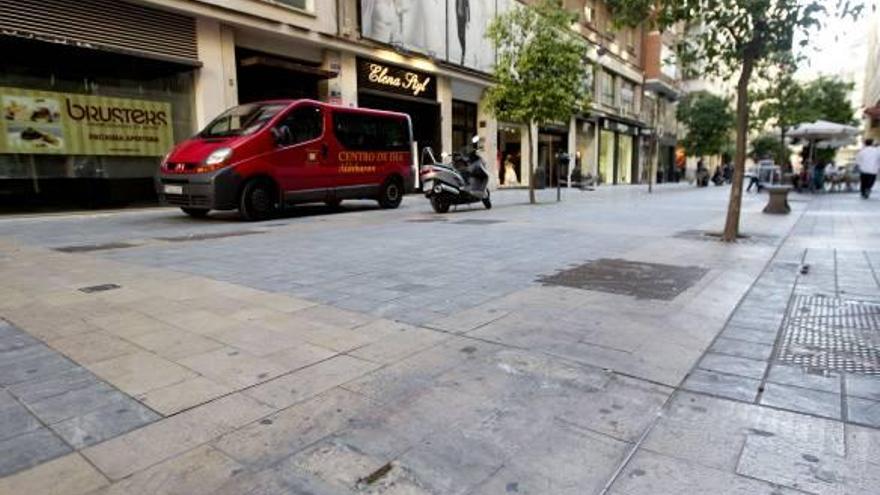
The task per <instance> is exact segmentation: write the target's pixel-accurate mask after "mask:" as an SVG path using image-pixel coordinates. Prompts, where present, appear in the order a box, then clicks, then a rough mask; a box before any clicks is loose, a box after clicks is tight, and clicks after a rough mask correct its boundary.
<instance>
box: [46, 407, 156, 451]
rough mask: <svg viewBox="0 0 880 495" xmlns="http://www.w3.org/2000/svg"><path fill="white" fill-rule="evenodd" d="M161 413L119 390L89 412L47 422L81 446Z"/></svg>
mask: <svg viewBox="0 0 880 495" xmlns="http://www.w3.org/2000/svg"><path fill="white" fill-rule="evenodd" d="M160 417H161V416H159V415H158V414H156V413H155V412H154V411H151V410H150V409H148V408H146V407H144V406H143V405H142V404H140V403H139V402H137V401H136V400H134V399H131V398H129V397H125V396H123V395H122V394H118V395H116V396H114V397H113V399H112V400H111V401H109V402H107V403H104V404H103V405H101V406H98V407H96V408H94V409H93V410H91V411H89V412H88V413H85V414H80V415H78V416H76V417H73V418H70V419H68V420H66V421H62V422H59V423H56V424H53V425H50V428H52V430H53V431H54V432H55V433H57V434H58V436H60V437H61V438H63V439H64V440H65V441H66V442H67V443H69V444H70V445H72V446H73V447H75V448H77V449H82V448H84V447H88V446H89V445H94V444H96V443H99V442H102V441H104V440H107V439H109V438H113V437H115V436H117V435H120V434H122V433H125V432H128V431H131V430H133V429H135V428H139V427H141V426H144V425H147V424H149V423H152V422H153V421H156V420H157V419H159V418H160Z"/></svg>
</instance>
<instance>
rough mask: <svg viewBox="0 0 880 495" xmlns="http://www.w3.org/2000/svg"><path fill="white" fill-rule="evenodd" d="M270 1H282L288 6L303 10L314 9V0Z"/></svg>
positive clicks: (281, 1)
mask: <svg viewBox="0 0 880 495" xmlns="http://www.w3.org/2000/svg"><path fill="white" fill-rule="evenodd" d="M268 1H269V2H270V3H280V4H281V5H286V6H288V7H293V8H295V9H301V10H309V11H311V10H312V0H268Z"/></svg>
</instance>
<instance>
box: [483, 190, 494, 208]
mask: <svg viewBox="0 0 880 495" xmlns="http://www.w3.org/2000/svg"><path fill="white" fill-rule="evenodd" d="M483 206H485V207H486V209H487V210H491V209H492V198H490V197H489V190H488V189H486V197H485V198H483Z"/></svg>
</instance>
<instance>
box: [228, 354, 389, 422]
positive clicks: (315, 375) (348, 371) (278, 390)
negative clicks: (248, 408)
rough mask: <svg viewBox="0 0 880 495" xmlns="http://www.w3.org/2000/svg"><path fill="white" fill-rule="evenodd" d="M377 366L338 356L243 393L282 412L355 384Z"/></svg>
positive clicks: (377, 365)
mask: <svg viewBox="0 0 880 495" xmlns="http://www.w3.org/2000/svg"><path fill="white" fill-rule="evenodd" d="M379 366H380V365H379V364H377V363H373V362H370V361H364V360H362V359H356V358H353V357H350V356H337V357H334V358H331V359H328V360H326V361H321V362H320V363H317V364H315V365H312V366H309V367H307V368H304V369H302V370H299V371H295V372H293V373H290V374H287V375H284V376H282V377H279V378H275V379H273V380H270V381H268V382H266V383H263V384H261V385H257V386H255V387H253V388H251V389H249V390H247V391H246V392H245V393H246V394H247V395H249V396H251V397H253V398H255V399H257V400H258V401H260V402H262V403H263V404H268V405H270V406H272V407H274V408H276V409H282V408H285V407H288V406H290V405H293V404H295V403H297V402H301V401H303V400H306V399H309V398H310V397H313V396H315V395H318V394H320V393H321V392H324V391H326V390H329V389H331V388H333V387H335V386H337V385H341V384H343V383H345V382H349V381H351V380H354V379H356V378H358V377H360V376H363V375H365V374H367V373H369V372H370V371H373V370H375V369H376V368H378V367H379Z"/></svg>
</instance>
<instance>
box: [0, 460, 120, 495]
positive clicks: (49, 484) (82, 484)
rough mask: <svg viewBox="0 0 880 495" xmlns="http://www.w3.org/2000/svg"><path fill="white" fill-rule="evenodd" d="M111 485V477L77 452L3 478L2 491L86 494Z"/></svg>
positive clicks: (0, 483) (14, 492)
mask: <svg viewBox="0 0 880 495" xmlns="http://www.w3.org/2000/svg"><path fill="white" fill-rule="evenodd" d="M105 485H107V478H105V477H104V476H103V475H101V473H99V472H98V470H96V469H95V468H94V467H92V465H91V464H89V463H88V462H87V461H86V460H85V459H83V458H82V456H80V455H79V454H77V453H73V454H68V455H65V456H63V457H59V458H57V459H54V460H51V461H48V462H46V463H44V464H40V465H38V466H36V467H33V468H31V469H28V470H25V471H20V472H18V473H16V474H14V475H12V476H7V477H5V478H0V493H4V494H10V495H14V494H21V495H26V494H34V495H36V494H40V495H85V494H90V493H92V492H93V491H94V490H97V489H99V488H101V487H103V486H105Z"/></svg>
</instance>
